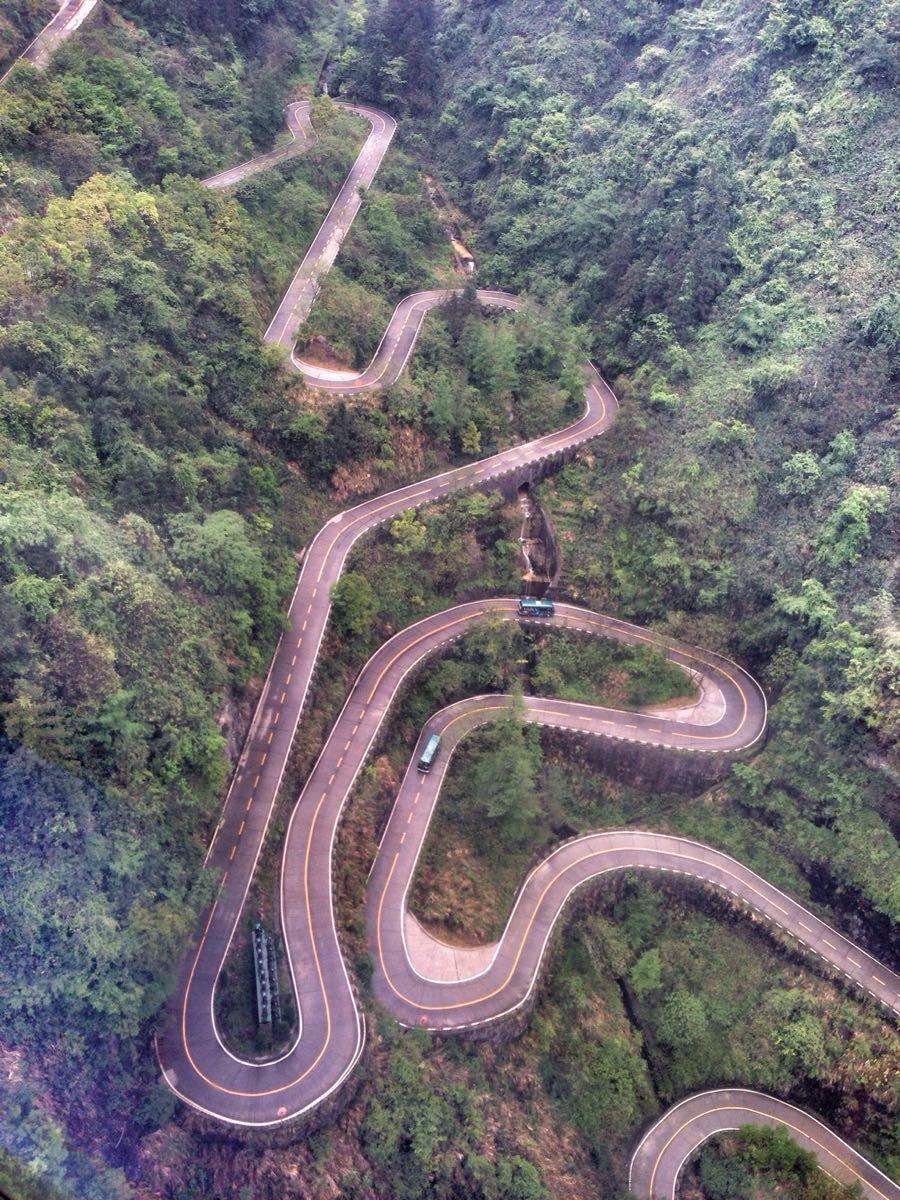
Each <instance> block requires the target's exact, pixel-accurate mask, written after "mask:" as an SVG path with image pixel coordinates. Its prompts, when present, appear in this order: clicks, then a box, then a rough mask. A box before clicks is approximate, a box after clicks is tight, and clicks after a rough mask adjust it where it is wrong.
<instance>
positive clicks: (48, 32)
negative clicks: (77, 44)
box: [0, 0, 97, 83]
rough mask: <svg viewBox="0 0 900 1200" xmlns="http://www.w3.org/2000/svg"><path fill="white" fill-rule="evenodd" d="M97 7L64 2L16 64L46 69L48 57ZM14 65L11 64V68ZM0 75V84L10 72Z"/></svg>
mask: <svg viewBox="0 0 900 1200" xmlns="http://www.w3.org/2000/svg"><path fill="white" fill-rule="evenodd" d="M96 6H97V0H64V3H63V4H62V5H61V7H60V10H59V12H58V13H57V14H56V16H55V17H53V19H52V20H51V21H48V22H47V24H46V25H45V26H44V28H43V29H42V30H41V32H40V33H39V34H38V35H37V37H36V38H35V39H34V41H32V42H31V43H29V45H28V46H26V48H25V49H24V50H23V51H22V53H21V54H20V55H19V57H18V58H17V59H16V62H28V63H31V65H32V66H33V67H46V65H47V63H48V62H49V61H50V55H51V54H52V53H53V51H54V50H55V49H56V47H57V46H58V45H59V44H60V42H63V41H65V39H66V38H67V37H69V36H70V35H71V34H73V33H74V32H75V30H76V29H78V28H80V26H81V25H82V24H83V23H84V21H85V19H86V18H87V17H88V16H89V15H90V13H91V12H92V11H93V10H94V8H95V7H96ZM15 65H16V64H15V63H13V64H12V67H14V66H15ZM12 67H10V68H9V69H8V70H7V71H5V72H4V74H3V75H0V83H2V82H3V80H4V79H5V78H6V76H7V75H8V74H9V73H10V71H11V70H12Z"/></svg>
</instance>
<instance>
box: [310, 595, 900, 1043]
mask: <svg viewBox="0 0 900 1200" xmlns="http://www.w3.org/2000/svg"><path fill="white" fill-rule="evenodd" d="M562 615H563V617H564V618H567V627H568V628H570V629H577V630H580V631H587V632H592V633H597V634H600V635H601V636H611V635H612V636H615V635H616V634H617V633H619V632H620V631H619V630H618V629H616V624H618V623H615V622H613V623H612V634H611V630H610V618H606V617H601V616H599V615H598V614H594V613H589V612H584V611H583V610H567V609H563V612H562ZM668 656H669V658H670V659H671V660H672V661H675V662H678V663H679V665H682V666H684V667H685V669H687V670H690V671H692V672H703V673H704V674H705V676H706V678H707V679H709V680H711V681H712V682H713V683H715V684H716V686H717V687H718V688H719V690H720V691H721V693H722V695H723V696H724V698H725V701H726V703H725V709H724V712H723V714H722V716H721V717H720V718H719V719H718V720H717V721H715V722H714V723H712V724H710V725H702V726H698V725H695V724H693V723H687V724H681V723H679V719H678V714H677V711H676V710H673V711H672V712H671V714H667V715H668V716H669V719H668V720H662V719H661V718H660V717H658V716H649V715H646V714H642V713H631V712H620V711H616V710H612V709H608V708H603V707H600V706H595V705H586V704H579V703H575V702H573V701H570V700H558V699H548V698H546V697H539V696H526V697H524V698H523V701H522V717H523V719H524V720H526V721H533V722H535V723H536V724H540V725H545V726H549V727H552V728H554V729H559V730H564V731H566V732H568V733H571V734H576V735H580V736H585V735H592V736H597V737H612V738H618V739H625V740H628V741H632V742H635V743H640V744H649V745H654V746H662V747H666V748H669V749H690V750H693V751H699V752H706V753H709V752H713V753H722V752H728V751H731V752H734V751H738V750H741V749H746V748H748V747H749V746H752V745H753V744H754V743H755V742H756V740H758V738H759V737H760V736H761V734H762V731H763V729H764V726H765V702H764V699H763V697H762V695H761V693H760V691H759V688H758V686H757V685H756V683H755V682H754V681H753V680H752V678H751V677H750V676H748V675H747V674H746V673H745V672H743V671H742V670H741V669H740V668H738V667H736V666H735V665H734V664H727V665H720V664H719V663H718V662H716V663H714V662H712V661H711V660H710V658H709V656H707V655H705V654H704V653H702V652H700V651H697V652H695V653H694V654H693V655H690V654H687V653H685V651H684V649H683V648H680V649H679V650H677V651H676V650H674V649H672V648H668ZM722 661H723V662H724V660H722ZM510 703H511V699H510V697H505V696H477V697H473V698H470V699H467V700H463V701H460V702H458V703H456V704H453V705H451V706H450V707H449V708H446V709H444V710H442V712H440V713H438V714H437V715H436V716H435V717H434V718H432V720H431V721H429V722H428V724H427V725H426V727H425V729H424V730H423V732H422V735H421V738H420V740H419V744H418V747H417V752H416V754H415V755H414V756H413V758H412V759H411V760H410V764H409V768H408V769H407V772H406V775H405V776H404V779H403V782H402V784H401V786H400V790H399V793H398V796H397V800H396V802H395V804H394V808H393V810H392V812H391V817H390V819H389V821H388V824H387V826H386V828H385V832H384V836H383V838H382V841H381V845H380V847H379V851H378V855H377V856H376V859H375V863H374V865H373V867H372V871H371V874H370V878H369V884H368V888H367V897H366V914H367V924H368V938H369V948H370V951H371V954H372V959H373V963H374V968H375V970H374V976H373V989H374V992H375V996H376V998H377V999H378V1000H379V1001H380V1003H381V1004H382V1005H383V1007H385V1008H386V1009H387V1010H388V1011H389V1012H390V1013H391V1014H392V1015H393V1016H394V1017H395V1018H396V1019H397V1020H398V1021H400V1022H401V1023H402V1024H405V1025H409V1026H420V1027H422V1028H426V1029H430V1030H435V1031H444V1032H446V1031H450V1030H460V1029H472V1028H474V1027H476V1026H479V1025H483V1024H485V1023H487V1022H491V1021H495V1020H497V1019H498V1018H501V1017H505V1016H507V1015H508V1014H510V1013H511V1012H513V1011H515V1010H516V1009H517V1008H520V1007H521V1006H522V1005H523V1004H524V1003H525V1002H526V1001H527V1000H528V999H529V997H530V996H531V994H532V991H533V989H534V986H535V983H536V980H537V978H538V974H539V971H540V967H541V961H542V959H543V956H544V952H545V949H546V946H547V942H548V940H549V938H550V934H551V933H552V931H553V928H554V925H555V924H556V921H557V919H558V918H559V916H560V914H561V912H562V911H563V909H564V907H565V905H566V903H567V901H568V900H569V898H570V896H571V895H572V893H573V892H574V891H576V889H578V888H580V887H582V886H584V885H586V884H589V883H590V882H591V881H593V880H596V879H598V878H599V877H600V876H602V875H605V874H608V873H610V872H613V871H625V870H646V871H661V872H666V873H669V874H675V875H682V876H687V877H689V878H691V879H694V880H697V881H699V882H702V883H706V884H709V885H711V886H713V887H716V888H719V889H721V890H722V891H724V892H727V893H728V894H729V895H731V896H732V897H734V898H736V899H737V900H739V901H740V902H741V903H742V904H744V905H746V906H747V907H748V908H750V909H752V910H753V911H754V912H756V913H758V914H759V915H760V916H762V917H764V918H765V919H766V920H767V921H769V922H771V923H772V924H773V925H776V926H777V927H778V928H779V929H780V930H781V931H782V932H783V933H786V934H788V935H789V936H790V937H792V938H793V939H794V940H796V942H797V943H798V944H800V945H802V946H804V947H806V948H807V949H808V950H810V951H812V952H813V953H814V954H816V955H817V956H818V957H819V958H821V959H822V960H824V961H825V962H826V963H827V964H828V965H829V966H830V967H831V968H832V969H833V970H834V971H836V972H839V973H840V974H841V975H842V976H844V977H845V978H846V979H847V980H849V981H850V982H851V983H852V984H853V985H854V986H856V987H857V988H859V989H860V990H861V991H863V992H865V993H866V994H867V995H869V996H871V997H872V998H874V999H876V1000H877V1001H879V1002H880V1003H881V1004H883V1005H885V1006H886V1007H887V1008H889V1009H890V1010H891V1012H893V1013H894V1014H895V1015H898V1014H900V976H898V975H897V974H896V973H895V972H893V971H891V970H890V969H889V968H888V967H885V966H884V965H883V964H882V963H880V962H878V960H877V959H874V958H873V957H872V956H871V955H869V954H867V953H866V952H865V951H864V950H862V949H860V947H858V946H857V945H855V944H854V943H853V942H851V941H850V940H849V939H848V938H845V937H843V935H841V934H839V933H838V932H837V931H836V930H834V929H832V928H831V926H830V925H828V924H826V923H825V922H824V921H822V920H820V919H819V918H818V917H816V916H815V915H814V914H813V913H812V912H810V911H809V910H808V909H807V908H805V907H804V906H803V905H801V904H799V903H798V902H797V901H796V900H794V899H792V898H791V897H790V896H787V895H786V894H785V893H784V892H782V891H781V890H780V889H779V888H776V887H775V886H773V885H772V884H770V883H768V882H767V881H766V880H765V879H763V878H762V877H761V876H760V875H757V874H756V872H754V871H752V870H751V869H750V868H749V867H746V866H744V865H743V864H742V863H740V862H738V861H736V860H735V859H733V858H731V857H730V856H729V855H727V854H723V853H722V852H721V851H719V850H715V849H713V848H712V847H710V846H705V845H702V844H701V843H698V842H695V841H692V840H691V839H689V838H683V837H673V836H671V835H667V834H660V833H653V832H651V831H645V830H635V829H627V830H618V831H605V832H602V833H589V834H584V835H582V836H580V837H576V838H573V839H571V840H570V841H567V842H565V843H563V844H562V845H561V846H559V847H557V849H555V850H554V851H553V852H552V853H551V854H550V855H549V856H548V857H547V858H546V859H544V861H543V862H542V863H540V864H539V865H538V866H537V867H535V869H534V870H533V871H532V872H531V873H530V874H529V876H528V878H527V879H526V880H525V882H524V884H523V886H522V888H521V890H520V892H519V894H518V897H517V899H516V902H515V905H514V906H513V909H512V912H511V914H510V917H509V920H508V922H507V925H506V928H505V930H504V932H503V935H502V937H501V938H500V939H499V941H498V942H497V943H496V944H495V945H494V946H493V947H491V948H490V954H489V956H487V957H486V961H485V955H484V950H485V948H484V947H482V948H480V950H481V954H480V955H479V959H480V960H481V961H479V963H478V969H477V970H473V971H472V972H471V973H470V974H465V973H463V972H461V971H459V970H457V972H456V973H455V977H450V978H448V977H447V975H446V974H444V973H441V972H438V973H436V975H435V977H429V972H428V969H427V967H422V966H421V965H420V963H419V962H417V961H416V955H415V954H414V953H411V952H410V947H409V945H408V942H407V933H408V929H409V916H408V913H407V896H408V892H409V888H410V884H411V881H412V878H413V875H414V873H415V868H416V863H417V862H418V859H419V855H420V854H421V850H422V846H423V844H424V841H425V837H426V835H427V831H428V826H429V823H430V821H431V817H432V814H433V812H434V808H435V806H436V804H437V801H438V797H439V794H440V789H441V785H442V782H443V779H444V777H445V774H446V771H447V768H448V766H449V762H450V759H451V756H452V754H453V751H454V749H455V747H456V745H457V744H458V742H459V740H460V738H461V737H462V736H464V735H465V734H466V733H467V732H468V731H469V730H471V729H473V728H475V727H476V726H477V725H480V724H482V723H484V722H486V721H489V720H493V719H495V718H496V717H497V716H498V715H499V714H500V713H502V712H504V711H507V710H508V708H509V705H510ZM435 733H436V734H439V735H440V737H441V747H442V748H441V752H440V755H439V757H438V759H437V760H436V763H435V768H434V769H432V770H431V771H430V772H429V773H427V774H423V773H422V772H420V771H418V769H417V767H416V763H417V761H418V753H419V751H420V750H421V748H422V747H423V746H424V744H425V742H426V741H427V739H428V738H429V737H430V735H431V734H435ZM325 753H327V748H326V751H325ZM418 940H419V941H420V942H421V940H422V935H421V934H420V935H419V937H418ZM457 957H458V956H457Z"/></svg>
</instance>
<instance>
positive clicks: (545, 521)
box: [519, 484, 559, 596]
mask: <svg viewBox="0 0 900 1200" xmlns="http://www.w3.org/2000/svg"><path fill="white" fill-rule="evenodd" d="M519 506H520V507H521V509H522V531H521V533H520V534H519V545H520V546H521V548H522V558H523V559H524V560H525V573H524V575H523V576H522V582H523V584H524V585H525V586H524V589H523V590H524V591H525V592H526V593H527V594H528V595H535V596H543V595H544V593H545V592H546V591H547V589H548V588H549V587H551V586H552V585H553V584H554V583H555V582H556V578H557V575H558V574H559V549H558V547H557V544H556V538H555V537H554V536H553V527H552V526H551V524H550V519H549V517H548V516H547V514H546V512H545V511H544V510H543V508H541V506H540V504H538V503H537V501H536V500H535V498H534V496H533V495H532V492H531V488H530V486H529V485H528V484H523V486H522V487H521V488H520V489H519Z"/></svg>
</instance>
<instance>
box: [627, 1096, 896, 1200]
mask: <svg viewBox="0 0 900 1200" xmlns="http://www.w3.org/2000/svg"><path fill="white" fill-rule="evenodd" d="M719 1112H728V1113H731V1112H733V1113H738V1114H740V1113H752V1114H753V1116H755V1117H763V1118H765V1119H767V1120H770V1121H771V1120H773V1119H774V1120H776V1121H778V1123H779V1124H780V1125H784V1126H785V1128H786V1129H790V1130H791V1131H792V1132H793V1133H799V1134H800V1136H801V1138H805V1139H806V1140H807V1141H808V1142H812V1144H813V1145H814V1146H816V1147H817V1148H818V1149H819V1150H821V1151H822V1153H823V1154H825V1155H827V1157H828V1158H830V1159H833V1160H834V1161H835V1162H838V1163H840V1164H841V1166H842V1167H844V1168H845V1169H846V1170H847V1171H849V1172H850V1174H851V1175H853V1176H854V1178H856V1179H862V1176H861V1175H860V1173H859V1171H857V1169H856V1168H855V1167H854V1166H853V1164H852V1163H850V1162H848V1161H847V1160H846V1159H845V1158H842V1157H841V1156H840V1155H839V1154H837V1153H836V1152H835V1151H834V1150H832V1149H830V1147H828V1146H826V1145H825V1144H824V1143H823V1142H820V1141H818V1140H817V1139H816V1138H814V1137H813V1136H812V1134H811V1133H809V1132H807V1130H805V1129H802V1128H801V1127H800V1126H799V1125H794V1124H792V1123H791V1122H790V1121H788V1120H786V1119H785V1118H784V1117H781V1116H773V1114H772V1113H767V1112H764V1111H763V1110H761V1109H757V1108H750V1106H749V1105H740V1106H735V1107H732V1106H729V1105H722V1107H720V1108H707V1109H704V1111H703V1112H701V1113H697V1114H696V1115H695V1116H692V1117H690V1118H688V1120H687V1121H685V1122H684V1124H682V1125H680V1126H679V1127H678V1129H676V1130H675V1132H674V1133H673V1134H672V1136H671V1137H670V1138H669V1140H668V1141H667V1142H666V1144H665V1145H664V1146H663V1148H662V1150H660V1152H659V1154H658V1155H657V1156H656V1162H655V1163H654V1164H653V1171H652V1172H651V1174H650V1187H649V1190H648V1193H647V1194H648V1196H650V1197H652V1196H653V1195H654V1185H655V1183H656V1173H657V1171H658V1170H659V1164H660V1162H661V1161H662V1157H663V1155H664V1154H665V1152H666V1151H667V1150H668V1148H669V1147H670V1146H671V1144H672V1142H674V1141H675V1139H676V1138H677V1137H678V1135H679V1134H680V1133H682V1132H683V1131H684V1130H685V1129H687V1128H688V1126H689V1125H693V1124H694V1122H695V1121H699V1120H702V1118H703V1117H707V1116H711V1115H714V1114H715V1113H719ZM741 1124H744V1122H741ZM834 1136H835V1141H838V1142H840V1140H841V1139H840V1138H838V1137H837V1135H836V1134H835V1135H834ZM826 1173H827V1172H826ZM864 1182H865V1183H866V1184H867V1186H868V1187H869V1188H871V1190H872V1191H873V1192H874V1193H875V1195H876V1196H881V1197H882V1200H888V1198H887V1196H885V1194H884V1192H882V1191H879V1190H878V1188H876V1187H875V1185H874V1184H872V1183H869V1182H868V1181H865V1180H864Z"/></svg>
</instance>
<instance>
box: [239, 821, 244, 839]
mask: <svg viewBox="0 0 900 1200" xmlns="http://www.w3.org/2000/svg"><path fill="white" fill-rule="evenodd" d="M243 832H244V822H243V821H241V824H240V827H239V829H238V837H240V836H241V834H242V833H243Z"/></svg>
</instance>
